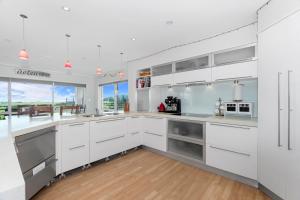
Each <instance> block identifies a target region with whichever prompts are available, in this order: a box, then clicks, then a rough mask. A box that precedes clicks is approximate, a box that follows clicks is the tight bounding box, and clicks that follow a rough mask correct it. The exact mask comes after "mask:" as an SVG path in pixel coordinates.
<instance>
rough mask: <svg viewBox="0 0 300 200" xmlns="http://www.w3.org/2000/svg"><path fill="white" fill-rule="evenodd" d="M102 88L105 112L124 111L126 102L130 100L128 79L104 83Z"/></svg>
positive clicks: (102, 103) (103, 109)
mask: <svg viewBox="0 0 300 200" xmlns="http://www.w3.org/2000/svg"><path fill="white" fill-rule="evenodd" d="M101 90H102V98H101V100H102V102H101V106H102V111H103V112H124V106H125V103H126V102H127V101H128V82H127V81H126V82H117V83H110V84H105V85H102V86H101Z"/></svg>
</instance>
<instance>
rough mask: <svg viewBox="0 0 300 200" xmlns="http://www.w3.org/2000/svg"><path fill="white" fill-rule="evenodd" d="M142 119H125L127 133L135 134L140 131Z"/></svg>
mask: <svg viewBox="0 0 300 200" xmlns="http://www.w3.org/2000/svg"><path fill="white" fill-rule="evenodd" d="M141 122H142V119H141V118H140V117H128V118H127V133H136V132H140V130H141Z"/></svg>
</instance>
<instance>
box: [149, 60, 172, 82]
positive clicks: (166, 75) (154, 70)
mask: <svg viewBox="0 0 300 200" xmlns="http://www.w3.org/2000/svg"><path fill="white" fill-rule="evenodd" d="M172 73H173V64H172V63H168V64H163V65H159V66H153V67H151V74H152V77H151V85H152V86H165V85H173V74H172Z"/></svg>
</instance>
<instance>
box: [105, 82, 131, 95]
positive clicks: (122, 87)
mask: <svg viewBox="0 0 300 200" xmlns="http://www.w3.org/2000/svg"><path fill="white" fill-rule="evenodd" d="M118 87H119V88H118V89H119V91H118V92H119V95H127V94H128V82H121V83H118ZM103 97H104V98H106V97H114V84H109V85H104V86H103Z"/></svg>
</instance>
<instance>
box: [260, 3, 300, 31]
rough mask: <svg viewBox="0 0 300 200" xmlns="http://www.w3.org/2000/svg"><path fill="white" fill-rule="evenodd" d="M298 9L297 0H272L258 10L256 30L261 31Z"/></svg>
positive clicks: (299, 6)
mask: <svg viewBox="0 0 300 200" xmlns="http://www.w3.org/2000/svg"><path fill="white" fill-rule="evenodd" d="M299 10H300V1H299V0H272V1H270V2H269V3H268V4H267V5H265V6H264V7H263V8H262V9H261V10H259V11H258V32H263V31H264V30H266V29H267V28H269V27H270V26H272V25H274V24H276V23H278V22H279V21H281V20H282V19H284V18H285V17H287V16H289V15H291V14H293V13H295V12H297V11H299Z"/></svg>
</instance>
